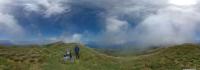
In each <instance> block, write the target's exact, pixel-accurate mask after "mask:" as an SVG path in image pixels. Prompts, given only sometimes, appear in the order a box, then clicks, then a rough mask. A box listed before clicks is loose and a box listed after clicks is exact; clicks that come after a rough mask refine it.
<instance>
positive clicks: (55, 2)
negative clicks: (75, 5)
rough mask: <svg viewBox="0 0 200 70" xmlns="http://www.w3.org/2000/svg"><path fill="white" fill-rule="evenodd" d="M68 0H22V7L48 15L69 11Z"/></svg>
mask: <svg viewBox="0 0 200 70" xmlns="http://www.w3.org/2000/svg"><path fill="white" fill-rule="evenodd" d="M67 3H68V0H33V1H26V0H25V1H23V4H22V5H24V9H25V10H27V11H29V12H37V13H42V14H44V16H45V17H50V16H54V15H58V14H62V13H65V12H69V11H70V5H68V4H67Z"/></svg>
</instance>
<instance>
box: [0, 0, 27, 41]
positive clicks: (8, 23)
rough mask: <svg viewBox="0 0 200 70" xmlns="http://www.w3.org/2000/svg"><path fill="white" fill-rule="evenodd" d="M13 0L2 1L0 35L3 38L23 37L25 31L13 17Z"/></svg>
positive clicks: (0, 7) (0, 2) (0, 3)
mask: <svg viewBox="0 0 200 70" xmlns="http://www.w3.org/2000/svg"><path fill="white" fill-rule="evenodd" d="M12 3H13V2H12V0H3V1H0V33H1V36H2V35H3V36H9V37H16V36H19V35H22V34H23V32H24V30H23V28H22V27H21V26H20V25H19V24H18V21H17V20H16V18H15V16H13V15H12V13H11V12H12V10H11V9H12V7H11V5H13V4H12Z"/></svg>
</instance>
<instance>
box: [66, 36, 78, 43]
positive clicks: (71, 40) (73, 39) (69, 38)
mask: <svg viewBox="0 0 200 70" xmlns="http://www.w3.org/2000/svg"><path fill="white" fill-rule="evenodd" d="M81 39H82V35H81V34H73V35H71V36H67V37H65V38H64V42H65V43H81Z"/></svg>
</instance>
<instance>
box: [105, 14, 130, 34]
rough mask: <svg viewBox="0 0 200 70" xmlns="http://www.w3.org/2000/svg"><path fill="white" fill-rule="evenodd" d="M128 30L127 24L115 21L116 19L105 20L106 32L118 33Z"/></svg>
mask: <svg viewBox="0 0 200 70" xmlns="http://www.w3.org/2000/svg"><path fill="white" fill-rule="evenodd" d="M127 28H128V22H126V21H122V20H119V19H117V17H108V18H107V19H106V31H108V32H118V31H121V30H124V29H127Z"/></svg>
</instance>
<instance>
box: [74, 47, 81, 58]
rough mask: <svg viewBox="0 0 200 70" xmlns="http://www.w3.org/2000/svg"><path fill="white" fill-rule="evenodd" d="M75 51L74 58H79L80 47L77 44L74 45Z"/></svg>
mask: <svg viewBox="0 0 200 70" xmlns="http://www.w3.org/2000/svg"><path fill="white" fill-rule="evenodd" d="M74 51H75V55H76V59H79V58H80V48H79V46H78V45H76V47H75V48H74Z"/></svg>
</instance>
